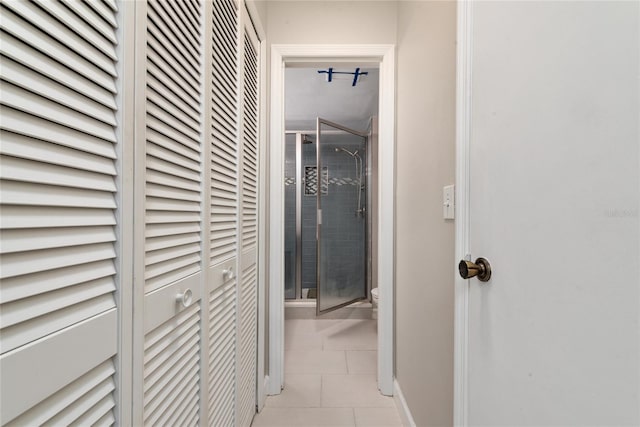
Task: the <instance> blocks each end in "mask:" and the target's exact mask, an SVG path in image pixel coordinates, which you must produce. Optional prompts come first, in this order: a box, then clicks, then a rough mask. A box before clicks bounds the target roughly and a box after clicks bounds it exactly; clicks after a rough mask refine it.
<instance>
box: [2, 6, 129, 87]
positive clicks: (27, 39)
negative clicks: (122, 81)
mask: <svg viewBox="0 0 640 427" xmlns="http://www.w3.org/2000/svg"><path fill="white" fill-rule="evenodd" d="M2 10H3V14H2V20H1V21H0V28H2V29H3V30H5V31H6V32H8V33H9V34H11V35H12V36H14V37H15V38H17V39H20V40H22V41H23V42H24V43H26V44H28V45H30V46H32V47H33V48H35V49H38V50H40V51H41V52H43V53H46V54H48V55H50V56H51V57H53V58H55V59H56V60H57V61H58V62H60V63H62V64H63V65H65V66H67V67H69V68H70V69H71V70H73V71H75V72H76V73H78V74H80V75H82V76H83V77H85V78H87V79H89V80H91V81H92V82H94V83H95V84H98V85H99V86H101V87H103V88H105V89H107V90H109V91H110V92H112V93H115V92H116V86H115V83H114V79H113V77H114V76H113V75H110V73H107V72H105V71H103V70H101V69H100V68H99V67H97V66H96V65H94V64H93V63H91V62H89V61H88V60H87V59H86V58H85V57H83V56H82V53H83V52H82V53H79V52H76V51H73V50H72V49H71V48H69V47H68V46H65V45H64V44H62V43H60V42H58V41H56V40H54V39H53V38H51V37H49V36H48V35H47V33H46V31H45V30H44V29H42V30H41V29H38V28H36V27H33V26H32V25H30V24H29V22H28V21H26V20H24V19H22V18H20V17H19V16H18V15H16V14H14V13H13V12H11V11H9V10H8V9H5V8H4V6H3V9H2Z"/></svg>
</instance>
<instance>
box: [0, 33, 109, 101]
mask: <svg viewBox="0 0 640 427" xmlns="http://www.w3.org/2000/svg"><path fill="white" fill-rule="evenodd" d="M0 52H2V55H4V56H5V57H7V58H11V59H12V60H13V61H15V62H18V63H20V64H22V65H24V66H25V67H28V68H29V69H33V70H37V71H38V73H40V74H42V75H44V76H46V77H48V78H49V79H51V80H53V81H55V82H57V83H60V84H62V85H64V86H66V87H68V88H70V89H74V90H76V91H77V92H78V93H81V94H83V95H84V96H86V97H87V98H89V99H92V100H94V101H96V102H99V103H100V104H102V105H104V106H106V107H108V108H111V109H115V108H116V104H115V101H114V98H113V94H112V93H111V92H110V91H109V90H107V89H105V88H103V87H100V86H97V85H95V84H91V82H90V81H87V79H86V78H85V77H84V76H82V75H79V74H76V73H69V72H68V69H67V68H66V67H65V66H64V65H63V64H61V63H58V62H53V61H51V59H50V58H49V57H48V56H46V55H45V54H44V53H42V52H39V51H37V50H36V49H34V48H32V47H31V46H29V45H27V44H25V43H23V42H22V41H20V40H19V39H17V38H15V37H13V36H11V35H9V34H5V35H3V39H2V44H0ZM3 61H4V58H3Z"/></svg>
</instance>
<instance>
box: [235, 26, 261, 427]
mask: <svg viewBox="0 0 640 427" xmlns="http://www.w3.org/2000/svg"><path fill="white" fill-rule="evenodd" d="M246 24H247V25H246V26H245V31H243V34H244V37H243V40H242V42H243V43H242V52H243V80H242V82H243V91H242V93H243V98H242V134H241V135H242V137H241V143H242V169H241V216H240V219H241V235H240V243H241V248H242V249H241V251H242V252H241V272H240V274H241V276H240V289H239V292H238V295H239V299H240V301H239V316H240V319H239V325H238V336H239V343H238V346H239V347H238V350H239V352H240V357H239V359H238V360H239V366H238V370H237V372H238V377H239V378H238V387H239V390H238V419H239V425H242V426H245V425H250V424H251V420H252V419H253V416H254V415H255V412H256V373H257V357H258V355H257V329H258V323H257V321H258V316H257V312H258V275H257V236H258V119H259V117H258V94H259V91H258V52H259V43H258V40H257V37H256V35H255V32H254V30H253V27H251V23H250V22H247V23H246Z"/></svg>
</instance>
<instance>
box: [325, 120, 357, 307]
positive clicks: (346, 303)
mask: <svg viewBox="0 0 640 427" xmlns="http://www.w3.org/2000/svg"><path fill="white" fill-rule="evenodd" d="M322 125H327V126H331V127H332V128H335V129H339V130H341V131H344V132H347V133H350V134H352V135H355V136H359V137H362V138H364V139H365V146H366V145H367V142H368V140H369V132H368V131H367V132H361V131H357V130H354V129H350V128H348V127H346V126H343V125H341V124H338V123H335V122H332V121H329V120H325V119H322V118H320V117H318V118H317V119H316V142H315V144H316V164H317V168H318V169H317V170H318V171H322V156H321V155H320V144H321V138H322V135H321V134H322V131H321V126H322ZM319 178H320V175H319ZM360 191H362V189H360ZM316 197H317V202H316V209H317V216H316V218H317V219H316V316H320V315H322V314H326V313H329V312H331V311H334V310H337V309H339V308H342V307H346V306H348V305H350V304H353V303H354V302H357V301H362V300H365V299H367V295H366V289H367V277H366V273H367V269H366V265H365V266H363V268H364V269H365V295H364V296H362V297H359V298H354V299H352V300H350V301H346V302H343V303H341V304H338V305H335V306H332V307H329V308H327V309H324V310H321V309H320V307H321V300H322V269H321V268H320V266H321V265H322V264H321V257H322V254H321V250H320V249H321V248H320V245H321V243H322V242H321V239H322V237H321V236H322V233H321V232H322V200H321V199H322V191H321V180H320V179H319V180H318V191H317V193H316ZM367 215H368V212H367ZM366 232H367V231H366V227H365V250H367V245H366V240H367V238H368V237H367V235H366ZM366 257H367V254H366V253H365V259H366Z"/></svg>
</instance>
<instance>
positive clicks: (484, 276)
mask: <svg viewBox="0 0 640 427" xmlns="http://www.w3.org/2000/svg"><path fill="white" fill-rule="evenodd" d="M458 271H459V272H460V276H461V277H462V278H463V279H471V278H472V277H476V276H478V280H480V281H481V282H488V281H489V279H491V264H490V263H489V261H488V260H487V259H485V258H478V259H476V262H471V261H467V260H464V259H463V260H462V261H460V263H459V264H458Z"/></svg>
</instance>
